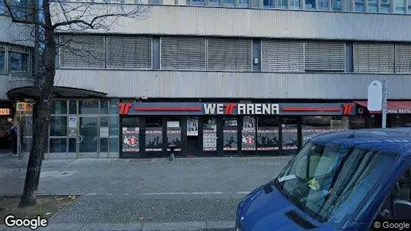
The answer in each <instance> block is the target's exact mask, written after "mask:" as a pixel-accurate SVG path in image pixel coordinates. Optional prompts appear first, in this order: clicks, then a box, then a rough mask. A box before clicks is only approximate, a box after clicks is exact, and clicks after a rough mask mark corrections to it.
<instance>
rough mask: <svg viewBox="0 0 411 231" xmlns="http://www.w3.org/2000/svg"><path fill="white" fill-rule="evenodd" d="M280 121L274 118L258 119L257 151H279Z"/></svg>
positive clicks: (260, 117)
mask: <svg viewBox="0 0 411 231" xmlns="http://www.w3.org/2000/svg"><path fill="white" fill-rule="evenodd" d="M278 125H279V124H278V119H277V118H276V117H272V116H259V117H257V150H258V151H270V150H278V149H279V147H280V140H279V131H278Z"/></svg>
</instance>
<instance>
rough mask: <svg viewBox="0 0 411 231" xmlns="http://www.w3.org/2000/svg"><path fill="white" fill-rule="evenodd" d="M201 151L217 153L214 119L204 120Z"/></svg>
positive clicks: (215, 122) (207, 118) (215, 123)
mask: <svg viewBox="0 0 411 231" xmlns="http://www.w3.org/2000/svg"><path fill="white" fill-rule="evenodd" d="M203 151H205V152H207V151H217V120H216V118H215V117H206V118H204V126H203Z"/></svg>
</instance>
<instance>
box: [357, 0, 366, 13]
mask: <svg viewBox="0 0 411 231" xmlns="http://www.w3.org/2000/svg"><path fill="white" fill-rule="evenodd" d="M355 11H357V12H365V5H364V0H355Z"/></svg>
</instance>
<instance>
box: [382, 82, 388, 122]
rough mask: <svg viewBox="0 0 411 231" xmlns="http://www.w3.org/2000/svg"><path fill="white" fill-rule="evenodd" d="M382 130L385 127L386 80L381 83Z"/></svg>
mask: <svg viewBox="0 0 411 231" xmlns="http://www.w3.org/2000/svg"><path fill="white" fill-rule="evenodd" d="M381 124H382V128H386V127H387V80H386V79H384V80H383V82H382V123H381Z"/></svg>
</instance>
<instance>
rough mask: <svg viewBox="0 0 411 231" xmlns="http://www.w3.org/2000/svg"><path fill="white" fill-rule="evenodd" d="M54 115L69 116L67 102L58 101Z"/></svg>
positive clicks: (55, 103) (55, 104)
mask: <svg viewBox="0 0 411 231" xmlns="http://www.w3.org/2000/svg"><path fill="white" fill-rule="evenodd" d="M53 114H67V101H66V100H56V101H55V102H54V110H53Z"/></svg>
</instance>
